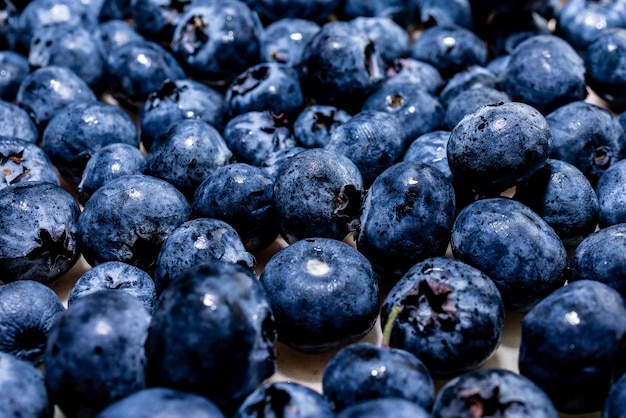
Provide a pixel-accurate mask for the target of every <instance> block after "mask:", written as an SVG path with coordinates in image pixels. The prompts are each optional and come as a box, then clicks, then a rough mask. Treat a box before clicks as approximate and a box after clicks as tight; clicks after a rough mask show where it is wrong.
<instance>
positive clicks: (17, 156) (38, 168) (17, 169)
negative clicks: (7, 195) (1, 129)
mask: <svg viewBox="0 0 626 418" xmlns="http://www.w3.org/2000/svg"><path fill="white" fill-rule="evenodd" d="M0 179H1V180H0V189H2V188H5V187H9V186H12V185H14V184H18V183H24V182H30V181H43V182H47V183H52V184H55V185H57V186H58V185H60V181H59V175H58V174H57V171H56V168H55V167H54V165H52V162H51V161H50V158H48V155H47V154H46V153H45V152H44V151H43V150H42V149H41V148H39V147H38V146H37V145H35V144H33V143H31V142H27V141H25V140H23V139H18V138H15V137H8V136H1V135H0Z"/></svg>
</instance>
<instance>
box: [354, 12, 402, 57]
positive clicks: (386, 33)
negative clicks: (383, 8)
mask: <svg viewBox="0 0 626 418" xmlns="http://www.w3.org/2000/svg"><path fill="white" fill-rule="evenodd" d="M350 23H351V24H353V25H355V26H356V27H357V28H359V29H360V30H362V31H364V32H365V33H366V34H367V37H368V38H370V39H371V40H372V41H373V42H374V44H375V45H376V49H377V50H378V51H380V56H381V58H382V59H383V61H384V62H385V63H389V62H393V61H394V60H396V59H400V58H407V57H409V56H410V55H411V39H410V37H409V34H408V32H407V31H406V30H405V29H404V28H403V27H402V26H400V25H399V24H398V23H396V22H395V21H394V20H393V19H391V18H390V17H380V16H378V17H366V16H359V17H357V18H354V19H352V20H351V21H350Z"/></svg>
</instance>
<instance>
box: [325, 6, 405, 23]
mask: <svg viewBox="0 0 626 418" xmlns="http://www.w3.org/2000/svg"><path fill="white" fill-rule="evenodd" d="M342 3H343V4H340V5H339V7H338V9H337V10H336V12H337V13H338V14H339V16H341V17H342V18H344V19H346V20H350V19H355V18H357V17H360V16H366V17H386V18H391V19H393V20H394V21H396V22H399V23H400V24H402V25H405V26H406V25H408V24H410V23H411V22H413V21H414V18H415V15H414V13H413V12H414V11H413V7H411V6H412V5H411V3H410V1H407V0H374V1H372V0H345V1H343V2H342Z"/></svg>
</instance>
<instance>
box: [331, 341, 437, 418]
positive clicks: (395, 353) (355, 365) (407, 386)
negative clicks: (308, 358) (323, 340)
mask: <svg viewBox="0 0 626 418" xmlns="http://www.w3.org/2000/svg"><path fill="white" fill-rule="evenodd" d="M322 389H323V393H324V396H326V398H328V400H329V401H330V402H331V404H332V405H333V407H334V409H335V411H337V412H339V411H341V410H342V409H344V408H346V407H349V406H351V405H354V404H356V403H359V402H363V401H366V400H370V399H378V398H402V399H406V400H408V401H411V402H415V403H416V404H418V405H420V406H421V407H423V408H424V409H426V410H430V409H431V407H432V405H433V402H434V400H435V386H434V383H433V380H432V377H431V376H430V372H429V371H428V369H427V368H426V366H425V365H424V363H422V362H421V361H420V360H419V359H418V358H417V357H415V356H414V355H413V354H411V353H410V352H408V351H405V350H400V349H396V348H388V347H378V346H376V345H373V344H372V343H368V342H358V343H354V344H351V345H349V346H346V347H344V348H342V349H340V350H339V351H338V352H337V353H336V354H334V355H333V356H332V357H331V359H330V360H329V361H328V363H327V364H326V368H325V369H324V374H323V375H322Z"/></svg>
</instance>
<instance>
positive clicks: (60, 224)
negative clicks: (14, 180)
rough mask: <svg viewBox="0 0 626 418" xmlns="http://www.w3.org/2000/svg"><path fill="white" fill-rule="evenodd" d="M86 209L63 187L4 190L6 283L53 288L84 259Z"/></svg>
mask: <svg viewBox="0 0 626 418" xmlns="http://www.w3.org/2000/svg"><path fill="white" fill-rule="evenodd" d="M79 213H80V209H79V207H78V203H76V201H75V200H74V198H73V197H72V196H71V195H70V194H69V193H68V192H67V191H65V190H64V189H62V188H61V187H60V186H58V185H55V184H53V183H46V182H25V183H18V184H15V185H13V186H10V187H5V188H3V189H0V277H1V278H2V280H3V281H4V282H5V283H8V282H12V281H15V280H35V281H38V282H41V283H44V284H48V283H51V282H53V281H54V280H56V279H57V278H59V277H60V276H62V275H63V274H65V273H67V272H68V271H69V270H70V268H72V266H73V265H74V264H75V263H76V261H77V260H78V257H79V255H80V254H79V251H78V248H77V242H76V240H77V230H78V223H77V220H78V216H79Z"/></svg>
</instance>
